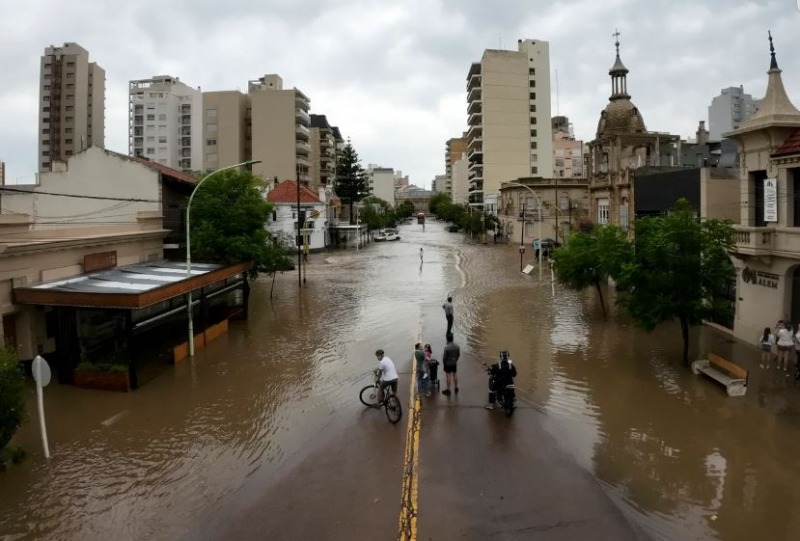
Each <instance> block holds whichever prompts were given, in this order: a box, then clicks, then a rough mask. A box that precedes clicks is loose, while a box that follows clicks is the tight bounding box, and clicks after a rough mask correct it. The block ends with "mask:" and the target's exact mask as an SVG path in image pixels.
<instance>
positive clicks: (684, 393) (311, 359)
mask: <svg viewBox="0 0 800 541" xmlns="http://www.w3.org/2000/svg"><path fill="white" fill-rule="evenodd" d="M400 235H401V238H402V240H401V241H399V242H392V243H384V244H372V245H369V246H368V247H366V248H365V249H362V250H360V251H358V252H357V251H355V250H349V251H336V252H330V253H326V254H314V255H312V256H311V263H310V265H309V268H308V282H307V284H306V287H305V288H304V289H303V290H302V291H301V293H300V294H299V295H298V287H297V275H296V274H293V273H287V274H285V275H282V276H279V277H278V278H277V281H276V285H275V299H274V300H272V301H270V299H269V292H270V287H271V280H270V279H268V278H266V277H265V278H262V279H260V280H259V281H258V282H257V283H256V284H255V285H254V287H253V289H252V297H251V304H250V318H249V320H248V321H246V322H237V323H235V324H232V326H231V330H230V332H229V334H228V335H227V336H224V337H222V338H220V339H219V340H217V341H215V342H212V343H211V344H210V345H209V346H208V347H207V348H206V349H203V350H200V351H199V352H198V355H197V357H196V358H195V359H194V361H191V362H190V361H184V362H182V363H180V364H178V365H177V366H175V367H174V369H171V370H169V371H168V372H165V373H164V374H162V375H160V376H159V377H157V378H156V379H154V380H152V381H151V382H149V383H147V384H146V385H145V386H143V387H142V388H140V389H139V390H137V391H135V392H132V393H128V394H116V393H109V392H101V391H87V390H81V389H75V388H73V387H70V386H66V385H65V386H61V385H57V384H54V385H51V386H50V387H48V388H47V389H46V390H45V404H46V411H47V422H48V429H49V438H50V445H51V452H52V455H53V456H52V458H51V459H50V460H49V461H46V460H45V459H44V457H43V455H42V451H41V445H40V442H39V436H38V431H37V430H38V428H37V426H36V424H35V415H36V410H35V398H34V393H33V388H32V387H31V389H30V400H29V402H28V412H29V413H28V420H27V422H26V424H25V425H24V427H23V428H22V429H21V430H20V432H19V433H18V434H17V437H16V438H15V440H14V441H13V442H12V444H13V445H22V446H24V447H26V449H27V450H28V451H29V456H28V458H27V459H26V460H25V462H24V463H23V464H22V465H20V466H15V467H12V468H11V469H10V470H9V471H8V472H6V473H0V539H2V540H3V541H22V540H24V541H28V540H34V539H35V540H56V539H59V540H61V539H67V540H72V539H76V540H77V539H82V540H87V541H92V540H102V539H112V538H113V539H116V540H123V541H124V540H134V539H135V540H143V539H150V540H162V539H163V540H166V539H182V538H186V539H199V538H205V537H207V538H219V539H223V538H225V535H224V533H225V532H227V531H229V530H228V529H229V527H230V525H231V523H235V522H237V521H238V520H239V519H240V517H241V516H242V513H243V512H244V511H245V510H249V509H253V508H254V506H257V504H258V505H261V504H259V502H262V504H263V505H266V504H264V503H263V501H262V498H263V497H264V494H265V493H267V492H268V491H269V489H270V487H281V490H283V489H286V490H291V488H292V483H293V479H296V477H295V476H296V475H297V471H299V470H302V467H303V464H304V460H306V459H307V458H308V457H312V456H318V455H319V454H322V456H325V455H326V454H331V455H333V454H338V455H346V454H347V453H348V452H349V451H348V449H347V447H346V446H344V447H343V446H342V445H340V443H341V441H342V438H343V437H345V438H351V440H352V441H354V442H355V441H356V440H359V441H360V443H361V444H363V445H365V446H366V447H367V448H369V447H370V446H373V445H375V446H380V445H386V446H387V448H388V449H389V450H388V451H386V453H387V454H386V455H384V456H386V457H389V458H387V459H386V462H387V463H389V462H391V467H392V468H396V469H397V471H399V470H400V469H401V468H402V459H403V457H402V452H403V446H404V445H405V443H404V438H405V431H404V428H405V418H404V420H403V421H401V423H399V424H398V425H396V428H395V427H392V426H390V425H388V423H386V419H385V418H381V416H380V415H379V414H378V413H377V412H374V411H365V410H364V408H363V407H362V406H361V405H360V404H359V402H358V399H357V393H358V390H359V389H360V388H361V387H363V386H364V385H366V384H368V383H370V382H371V378H370V375H369V371H370V370H371V369H372V368H374V367H375V364H376V363H375V358H374V356H373V352H374V351H375V349H377V348H379V347H380V348H383V349H384V350H385V351H386V354H387V355H388V356H390V357H391V358H393V359H394V360H395V362H396V363H397V365H398V369H399V371H400V373H401V375H400V377H401V379H405V380H406V381H405V385H406V387H405V388H401V392H400V393H399V394H400V396H401V397H402V399H403V405H404V408H406V407H407V404H408V391H407V388H408V387H407V380H408V377H409V374H408V372H409V369H410V364H409V362H408V359H409V358H410V356H411V352H412V349H413V342H414V340H415V337H416V336H417V333H418V332H419V330H420V329H422V330H423V333H424V336H425V341H428V342H430V343H431V344H432V346H433V349H434V352H435V356H438V355H439V353H438V352H440V351H441V348H442V346H443V345H444V340H443V335H444V324H445V322H444V315H443V313H442V309H441V304H442V303H443V302H444V300H445V297H446V296H447V295H448V294H449V293H450V294H452V295H453V297H454V305H455V331H454V334H455V336H456V341H457V342H459V343H460V344H461V348H462V360H461V363H462V365H463V366H466V367H471V370H472V372H469V371H468V370H464V372H465V374H464V376H463V377H464V378H468V375H469V374H475V373H479V372H478V371H477V369H476V367H477V366H478V365H479V363H481V362H487V361H488V362H491V361H492V360H493V359H494V358H495V357H496V355H497V352H498V350H499V349H500V348H503V347H505V348H508V349H509V350H510V352H511V356H512V358H513V359H514V362H515V364H516V365H517V368H518V371H519V375H518V378H517V392H518V397H519V399H520V405H521V408H520V411H519V412H518V414H515V417H514V418H513V420H512V421H511V424H510V428H513V429H514V430H520V431H523V432H524V431H526V430H527V429H526V423H528V422H533V420H534V419H535V422H536V423H540V424H541V425H542V426H543V427H544V428H545V429H546V430H547V432H548V433H549V434H550V435H552V437H553V438H554V439H555V440H556V441H558V442H559V445H560V446H561V447H562V448H563V449H564V451H565V452H566V453H567V454H568V455H569V456H570V457H573V459H574V460H575V461H577V462H578V464H580V466H582V467H583V468H585V469H586V470H587V471H588V472H590V473H591V474H593V475H594V476H596V478H597V480H598V481H599V483H600V484H601V485H602V487H603V488H604V490H605V492H606V493H607V494H608V495H609V496H610V497H611V499H612V500H613V501H614V502H615V503H616V504H617V505H618V506H619V507H620V508H621V509H622V512H623V513H624V514H625V515H626V516H627V517H628V518H629V519H630V520H632V521H634V522H635V523H637V524H639V525H640V526H641V527H642V528H643V529H644V530H645V531H646V532H648V533H649V534H650V535H651V536H652V537H653V538H655V539H670V540H672V539H678V540H684V539H687V540H694V539H698V540H704V539H719V540H736V539H749V538H757V539H775V540H783V539H787V540H788V539H798V538H800V515H798V514H797V513H794V512H793V511H794V507H795V503H796V502H795V495H796V494H800V492H799V491H798V489H797V487H798V486H800V462H799V461H798V459H797V457H800V385H798V386H795V385H794V382H790V381H789V380H790V379H791V378H784V377H783V375H782V373H781V374H779V373H776V372H775V371H771V372H770V371H759V369H758V365H757V359H758V351H756V349H755V348H754V347H751V346H749V345H745V344H738V343H733V342H732V341H730V340H729V339H728V338H727V336H726V335H724V334H721V333H719V332H717V331H714V330H712V329H709V328H703V329H695V330H694V331H693V343H692V345H691V348H690V351H691V354H692V355H693V356H694V357H698V356H701V355H703V354H705V353H706V352H709V351H713V352H716V353H718V354H720V355H723V356H726V357H728V358H730V359H733V360H735V361H736V362H738V363H739V364H742V365H743V366H745V367H746V368H748V369H750V370H751V374H750V380H749V386H748V391H747V395H746V396H745V397H743V398H728V397H727V396H726V395H725V393H724V390H723V389H722V388H721V387H718V386H716V385H715V384H714V383H713V382H711V381H710V380H708V379H704V378H703V379H701V378H699V377H696V376H693V375H692V373H691V371H690V370H689V369H688V368H686V367H684V366H683V365H682V364H681V362H680V355H681V347H682V344H681V342H680V331H679V330H678V328H677V326H673V325H668V326H663V327H661V328H659V329H657V330H656V331H654V332H652V333H646V332H644V331H641V330H638V329H635V328H634V327H633V326H632V325H630V324H629V323H628V322H627V321H625V320H624V318H621V317H619V316H617V315H612V316H611V317H609V319H608V320H607V321H604V320H603V318H602V315H601V313H600V308H599V303H598V302H597V299H596V297H595V294H594V293H593V292H586V293H585V294H578V293H575V292H570V291H565V290H563V289H562V288H560V287H558V286H556V288H555V295H553V294H552V292H551V285H550V281H549V275H548V273H546V274H545V280H544V281H543V282H542V283H539V282H538V279H537V277H536V276H535V274H536V273H534V275H533V276H524V275H521V274H520V273H519V272H518V270H519V256H518V253H517V251H516V247H515V246H493V245H491V244H490V245H480V244H474V243H471V242H469V241H466V240H464V238H463V236H462V235H460V234H452V233H447V232H446V231H445V230H444V229H443V227H442V225H441V224H438V223H429V224H428V225H427V228H426V231H423V230H422V228H421V226H418V225H416V224H414V225H408V226H403V227H401V229H400ZM420 247H422V248H424V263H422V264H420V261H419V257H418V253H419V248H420ZM531 252H532V251H531V250H528V254H526V257H527V256H531ZM528 258H530V257H528ZM776 317H777V315H776ZM459 370H460V371H461V370H462V369H461V367H460V368H459ZM469 377H471V376H469ZM480 378H482V376H478V377H472V381H471V383H469V385H470V386H471V389H474V390H475V392H474V393H472V394H471V395H470V396H468V397H467V398H465V402H464V404H466V403H467V402H466V400H469V407H470V408H473V406H474V407H477V406H478V405H479V404H480V402H481V401H482V400H485V396H484V395H483V394H482V391H481V390H482V389H484V387H485V378H483V379H480ZM462 386H463V387H464V388H465V391H462V394H465V393H466V389H467V384H466V383H465V384H464V385H462ZM401 387H402V386H401ZM470 392H472V391H470ZM437 404H441V405H442V407H441V408H439V409H438V410H437V409H435V408H430V409H429V410H423V412H424V413H426V414H427V415H430V417H429V418H428V420H430V421H432V422H433V424H431V425H430V426H431V427H433V426H435V422H436V416H437V415H441V414H442V412H443V411H444V410H446V409H447V408H446V407H445V404H444V403H442V402H441V401H439V402H437ZM437 407H438V406H437ZM373 413H374V415H369V414H373ZM483 413H487V412H483V411H481V412H480V414H483ZM365 414H366V415H365ZM475 414H478V412H477V411H476V412H475ZM426 422H427V421H426ZM505 430H508V429H505ZM435 436H436V434H435V432H426V425H425V424H423V427H422V430H421V436H420V438H421V446H422V448H423V453H424V452H425V449H426V445H427V448H428V449H434V448H435V447H436V446H437V445H438V441H439V440H438V439H437V438H436V437H435ZM495 436H497V434H495ZM381 449H383V447H381ZM353 452H356V451H353ZM483 452H484V453H486V454H487V456H488V457H491V456H492V455H491V453H492V447H491V446H488V447H487V449H486V450H485V451H483ZM423 458H425V455H424V454H423ZM490 459H491V458H490ZM421 467H422V469H423V477H422V480H421V483H420V489H419V490H420V494H421V495H422V496H421V497H423V498H424V496H425V491H426V485H425V480H426V478H425V475H424V474H425V471H424V470H425V467H426V465H425V462H424V461H423V462H422V464H421ZM352 468H353V471H354V472H356V473H354V475H356V474H357V472H358V468H359V466H358V465H353V466H352ZM363 469H364V470H366V469H367V466H364V467H363ZM338 471H339V473H342V471H343V470H338ZM348 471H349V470H348ZM392 471H394V470H392ZM336 473H337V471H331V475H332V476H334V475H336ZM524 474H525V475H529V476H530V478H531V479H532V480H533V481H534V482H535V480H536V479H537V475H538V473H537V471H530V472H524ZM342 475H344V474H342ZM365 477H366V475H365ZM390 481H392V482H388V481H387V482H384V480H379V481H374V482H376V483H380V484H382V485H385V486H384V487H383V488H384V489H385V491H386V493H387V494H389V501H388V502H387V504H386V505H387V509H388V511H387V513H389V514H390V513H393V515H392V516H391V521H390V523H388V524H386V526H385V527H386V531H387V532H396V528H397V518H396V517H397V511H398V510H399V495H400V485H399V482H398V483H397V484H392V483H393V481H394V478H391V479H390ZM340 482H341V483H343V484H347V483H348V480H347V479H346V478H345V479H344V480H341V481H340ZM363 482H365V481H362V480H360V479H358V478H352V480H351V484H353V485H354V486H357V485H358V484H360V483H363ZM276 490H277V489H276ZM275 497H276V498H277V496H275ZM267 501H271V500H267ZM334 503H335V502H332V503H331V505H332V506H333V505H334ZM340 505H341V503H340ZM261 509H262V511H263V512H264V513H267V512H268V510H269V507H263V508H261ZM424 509H425V508H423V512H424ZM366 514H369V513H365V515H366ZM387 516H388V515H387ZM297 520H300V521H303V520H308V518H307V517H304V515H303V514H302V510H300V511H298V515H297ZM311 520H328V518H327V517H315V518H312V519H311ZM331 520H332V522H331V523H330V525H329V526H330V528H331V530H335V529H336V523H335V522H334V520H335V519H331ZM365 520H366V521H368V522H369V521H370V520H373V521H374V522H375V524H376V525H377V524H378V523H381V524H382V523H383V522H386V521H385V520H384V516H383V515H382V514H380V513H376V514H375V516H373V517H366V516H365ZM424 527H425V523H424V521H423V522H422V525H421V530H420V537H421V538H424V539H427V537H426V536H425V531H424ZM289 528H291V526H289ZM260 538H269V539H295V538H297V537H295V536H294V535H293V531H292V530H287V529H283V530H281V532H262V536H261V537H260ZM352 538H370V536H369V535H368V534H363V535H356V536H353V537H352ZM372 538H376V539H383V538H391V537H385V536H383V535H377V536H374V537H372Z"/></svg>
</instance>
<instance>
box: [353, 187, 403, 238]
mask: <svg viewBox="0 0 800 541" xmlns="http://www.w3.org/2000/svg"><path fill="white" fill-rule="evenodd" d="M360 208H361V211H360V212H359V215H358V219H359V220H360V221H361V223H365V224H367V228H368V229H370V230H374V229H383V228H385V227H390V226H393V225H395V223H396V222H397V220H396V218H395V213H394V211H392V209H391V206H390V205H389V203H388V202H387V201H384V200H383V199H381V198H380V197H375V196H374V195H372V196H369V197H367V198H366V199H364V200H362V201H361V205H360Z"/></svg>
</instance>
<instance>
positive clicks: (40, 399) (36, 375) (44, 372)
mask: <svg viewBox="0 0 800 541" xmlns="http://www.w3.org/2000/svg"><path fill="white" fill-rule="evenodd" d="M31 371H32V372H33V379H35V380H36V404H37V406H39V427H40V428H41V430H42V447H44V457H45V458H50V445H49V444H48V443H47V427H46V426H45V424H44V394H43V393H42V387H47V384H48V383H50V365H48V364H47V361H45V360H44V359H43V358H42V356H41V355H37V356H36V358H35V359H34V360H33V365H32V366H31Z"/></svg>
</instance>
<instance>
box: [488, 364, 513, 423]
mask: <svg viewBox="0 0 800 541" xmlns="http://www.w3.org/2000/svg"><path fill="white" fill-rule="evenodd" d="M484 366H485V367H486V373H487V374H489V403H490V404H491V403H496V404H497V405H498V406H499V407H500V409H502V410H503V411H505V412H506V417H511V415H512V414H513V413H514V408H515V407H516V406H515V404H516V401H517V392H516V390H515V389H514V384H513V383H511V384H508V385H504V386H503V388H502V389H498V388H497V375H496V374H495V373H494V371H493V370H492V366H486V365H484ZM493 398H494V400H492V399H493Z"/></svg>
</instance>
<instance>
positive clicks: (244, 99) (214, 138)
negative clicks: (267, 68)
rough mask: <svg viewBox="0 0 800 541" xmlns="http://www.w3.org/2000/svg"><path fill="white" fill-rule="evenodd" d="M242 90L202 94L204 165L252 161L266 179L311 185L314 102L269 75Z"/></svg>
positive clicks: (258, 172)
mask: <svg viewBox="0 0 800 541" xmlns="http://www.w3.org/2000/svg"><path fill="white" fill-rule="evenodd" d="M247 86H248V88H247V94H242V93H241V92H238V91H222V92H204V93H203V140H204V156H203V169H206V170H210V169H217V168H220V167H227V166H230V165H236V164H237V163H241V162H244V161H248V160H260V163H257V164H254V165H253V167H252V171H253V173H254V174H256V175H258V176H260V177H261V178H264V179H275V178H278V179H279V180H289V179H292V180H294V179H297V178H299V179H300V182H301V183H302V184H304V185H306V186H308V185H310V183H311V144H310V137H311V117H310V115H309V114H308V110H309V107H310V101H309V99H308V97H307V96H306V95H305V94H303V93H302V92H301V91H300V90H298V89H296V88H292V89H284V88H283V79H282V78H281V77H280V76H279V75H276V74H268V75H264V76H263V77H260V78H258V79H254V80H252V81H249V82H248V85H247Z"/></svg>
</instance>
